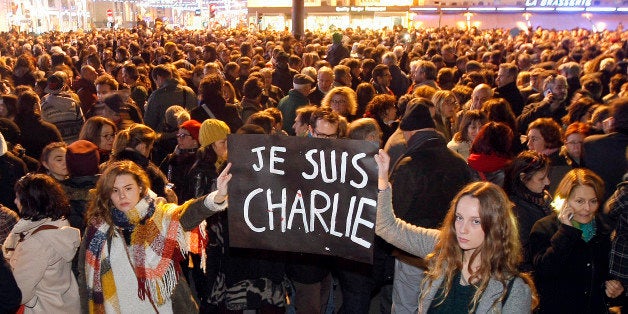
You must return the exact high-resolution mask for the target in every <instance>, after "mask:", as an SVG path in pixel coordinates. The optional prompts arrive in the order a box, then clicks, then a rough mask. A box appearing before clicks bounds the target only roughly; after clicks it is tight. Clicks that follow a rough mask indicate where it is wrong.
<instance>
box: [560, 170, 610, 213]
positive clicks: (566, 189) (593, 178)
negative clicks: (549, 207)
mask: <svg viewBox="0 0 628 314" xmlns="http://www.w3.org/2000/svg"><path fill="white" fill-rule="evenodd" d="M577 186H589V187H591V188H592V189H593V190H594V191H595V196H596V197H597V199H598V202H601V201H602V200H603V199H604V180H602V178H600V177H599V176H598V175H597V174H595V173H594V172H593V171H591V170H589V169H585V168H575V169H571V170H570V171H569V172H567V174H565V176H564V177H563V179H562V180H560V183H559V184H558V187H557V188H556V192H555V193H554V200H556V199H558V198H561V199H563V200H567V199H569V196H571V193H572V192H573V190H574V188H575V187H577ZM556 203H557V202H554V204H556ZM563 203H564V202H563ZM554 209H555V210H562V208H554Z"/></svg>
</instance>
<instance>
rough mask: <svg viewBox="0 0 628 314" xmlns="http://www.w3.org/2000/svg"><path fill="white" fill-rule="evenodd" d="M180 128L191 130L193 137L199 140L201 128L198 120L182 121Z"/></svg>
mask: <svg viewBox="0 0 628 314" xmlns="http://www.w3.org/2000/svg"><path fill="white" fill-rule="evenodd" d="M179 128H181V129H186V130H187V131H188V132H190V135H191V136H192V138H193V139H195V140H196V141H198V131H199V130H200V129H201V123H200V122H198V121H196V120H188V121H185V122H183V123H181V125H180V126H179Z"/></svg>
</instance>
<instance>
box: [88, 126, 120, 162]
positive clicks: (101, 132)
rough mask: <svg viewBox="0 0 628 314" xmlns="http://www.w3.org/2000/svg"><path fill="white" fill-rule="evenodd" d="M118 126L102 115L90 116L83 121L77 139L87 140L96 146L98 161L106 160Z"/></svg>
mask: <svg viewBox="0 0 628 314" xmlns="http://www.w3.org/2000/svg"><path fill="white" fill-rule="evenodd" d="M117 132H118V128H117V127H116V125H115V123H113V121H111V120H109V119H107V118H104V117H91V118H89V119H87V121H85V124H83V128H82V129H81V133H79V140H87V141H90V142H92V143H94V144H96V145H97V146H98V154H99V155H100V162H107V161H108V160H109V155H110V154H111V150H112V149H113V139H114V138H115V137H116V133H117Z"/></svg>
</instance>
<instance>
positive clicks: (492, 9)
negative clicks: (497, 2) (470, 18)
mask: <svg viewBox="0 0 628 314" xmlns="http://www.w3.org/2000/svg"><path fill="white" fill-rule="evenodd" d="M469 11H485V12H486V11H495V8H469Z"/></svg>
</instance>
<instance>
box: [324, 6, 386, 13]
mask: <svg viewBox="0 0 628 314" xmlns="http://www.w3.org/2000/svg"><path fill="white" fill-rule="evenodd" d="M336 12H357V13H360V12H386V7H336Z"/></svg>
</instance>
